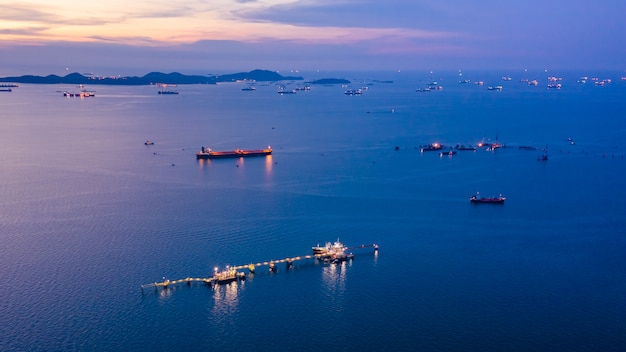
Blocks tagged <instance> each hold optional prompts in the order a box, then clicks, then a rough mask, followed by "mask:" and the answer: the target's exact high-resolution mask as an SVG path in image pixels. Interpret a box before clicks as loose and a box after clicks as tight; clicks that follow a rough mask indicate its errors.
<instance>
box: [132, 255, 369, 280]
mask: <svg viewBox="0 0 626 352" xmlns="http://www.w3.org/2000/svg"><path fill="white" fill-rule="evenodd" d="M368 247H372V248H374V252H375V253H377V252H378V245H377V244H367V245H366V244H362V245H360V246H354V247H343V250H344V251H342V253H316V254H309V255H299V256H295V257H287V258H284V259H278V260H268V261H264V262H258V263H250V264H245V265H236V266H227V267H226V269H225V270H223V271H218V268H215V271H214V273H213V276H212V277H186V278H184V279H178V280H167V279H165V278H163V281H159V282H153V283H149V284H144V285H141V289H142V290H143V289H144V288H150V287H154V288H155V289H158V288H159V287H161V288H163V289H164V290H165V289H168V288H169V287H170V286H172V285H179V284H187V285H191V283H192V282H201V283H204V284H205V285H207V286H213V285H220V284H227V283H230V282H233V281H237V280H244V279H245V278H246V273H245V272H244V271H238V270H245V269H247V270H248V272H249V273H250V274H254V272H255V271H256V269H257V267H261V266H267V267H268V268H269V271H270V272H275V271H276V270H277V269H278V268H277V264H281V263H285V264H286V266H287V268H288V269H289V268H291V267H293V263H294V262H295V261H299V260H306V259H315V258H316V259H319V260H322V261H324V262H326V263H336V262H339V261H345V260H348V259H352V258H353V255H352V253H350V254H347V255H346V254H345V251H348V250H354V249H361V248H368Z"/></svg>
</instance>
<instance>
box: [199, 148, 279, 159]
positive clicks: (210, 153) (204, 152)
mask: <svg viewBox="0 0 626 352" xmlns="http://www.w3.org/2000/svg"><path fill="white" fill-rule="evenodd" d="M270 154H272V148H271V147H270V146H267V148H266V149H239V148H237V149H235V150H230V151H219V152H218V151H214V150H212V149H211V148H208V147H202V149H201V150H200V151H199V152H198V153H197V154H196V159H219V158H240V157H248V156H265V155H270Z"/></svg>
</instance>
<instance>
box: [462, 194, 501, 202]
mask: <svg viewBox="0 0 626 352" xmlns="http://www.w3.org/2000/svg"><path fill="white" fill-rule="evenodd" d="M505 200H506V198H504V197H503V196H502V195H499V196H498V197H491V198H485V197H482V198H481V197H479V195H478V193H476V195H473V196H471V197H470V202H471V203H474V204H475V203H491V204H504V201H505Z"/></svg>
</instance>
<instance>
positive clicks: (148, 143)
mask: <svg viewBox="0 0 626 352" xmlns="http://www.w3.org/2000/svg"><path fill="white" fill-rule="evenodd" d="M143 144H145V145H153V144H154V142H152V141H149V140H148V141H145V142H144V143H143Z"/></svg>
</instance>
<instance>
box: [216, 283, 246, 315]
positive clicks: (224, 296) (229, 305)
mask: <svg viewBox="0 0 626 352" xmlns="http://www.w3.org/2000/svg"><path fill="white" fill-rule="evenodd" d="M240 285H241V287H239V286H240ZM244 285H245V280H241V281H233V282H229V283H227V284H225V285H220V284H216V285H214V286H213V301H214V304H213V310H212V312H213V314H215V315H224V314H231V313H232V312H234V311H235V310H236V308H237V305H238V302H239V300H238V294H239V291H240V290H242V289H243V288H244Z"/></svg>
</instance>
